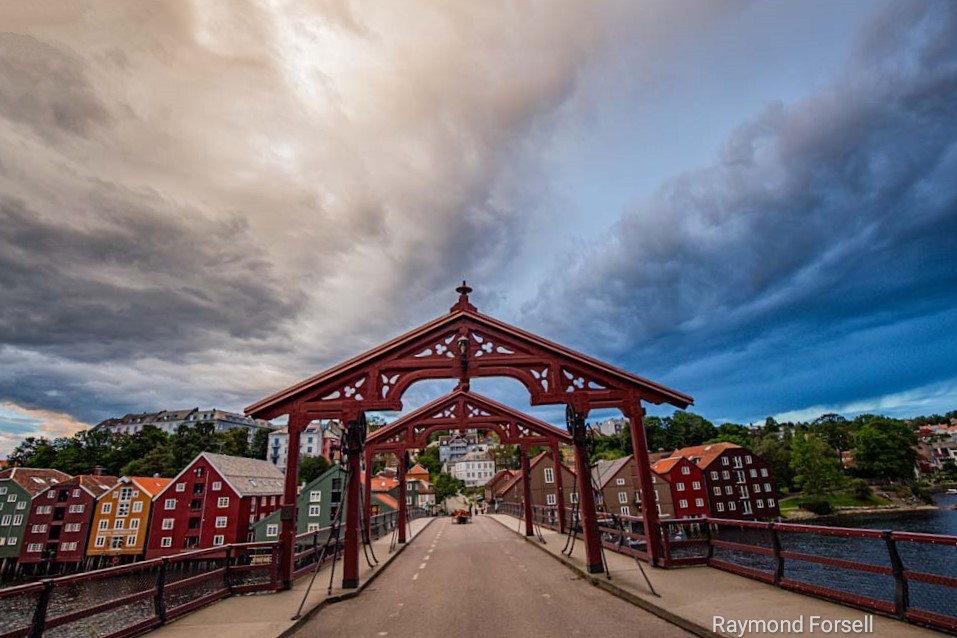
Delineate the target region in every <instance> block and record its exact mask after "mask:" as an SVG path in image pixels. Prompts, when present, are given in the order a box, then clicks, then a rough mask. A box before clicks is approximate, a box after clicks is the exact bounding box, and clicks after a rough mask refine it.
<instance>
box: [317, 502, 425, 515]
mask: <svg viewBox="0 0 957 638" xmlns="http://www.w3.org/2000/svg"><path fill="white" fill-rule="evenodd" d="M410 498H411V497H410ZM309 516H322V505H320V504H319V503H310V505H309Z"/></svg>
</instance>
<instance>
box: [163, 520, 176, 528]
mask: <svg viewBox="0 0 957 638" xmlns="http://www.w3.org/2000/svg"><path fill="white" fill-rule="evenodd" d="M175 524H176V519H175V518H164V519H163V524H162V526H161V529H164V530H169V529H173V526H174V525H175Z"/></svg>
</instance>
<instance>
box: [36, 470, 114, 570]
mask: <svg viewBox="0 0 957 638" xmlns="http://www.w3.org/2000/svg"><path fill="white" fill-rule="evenodd" d="M118 480H119V479H117V477H115V476H99V475H92V474H83V475H80V476H75V477H73V478H71V479H70V480H68V481H64V482H62V483H58V484H56V485H54V486H52V487H50V488H49V489H46V490H44V491H43V492H41V493H39V494H37V495H36V496H35V497H34V498H33V501H32V503H31V506H30V509H29V511H30V514H29V517H28V518H27V527H26V530H25V532H24V538H23V546H22V547H21V550H20V565H21V566H22V567H23V569H24V571H28V572H29V573H30V574H31V575H37V574H51V573H58V572H61V571H66V570H71V569H72V570H75V569H78V568H79V567H80V566H81V564H82V562H83V557H84V554H85V552H86V544H87V541H88V539H89V535H90V523H91V521H92V518H93V510H94V507H95V506H96V499H98V498H99V497H100V496H102V495H103V494H104V493H106V492H108V491H109V490H110V489H111V488H112V487H113V486H114V485H115V484H116V482H117V481H118Z"/></svg>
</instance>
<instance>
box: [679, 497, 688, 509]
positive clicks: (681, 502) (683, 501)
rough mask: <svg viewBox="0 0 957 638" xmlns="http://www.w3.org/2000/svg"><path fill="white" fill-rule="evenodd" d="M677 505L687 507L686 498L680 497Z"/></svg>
mask: <svg viewBox="0 0 957 638" xmlns="http://www.w3.org/2000/svg"><path fill="white" fill-rule="evenodd" d="M678 507H681V508H682V509H688V499H686V498H683V499H680V500H679V501H678Z"/></svg>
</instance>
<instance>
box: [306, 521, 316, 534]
mask: <svg viewBox="0 0 957 638" xmlns="http://www.w3.org/2000/svg"><path fill="white" fill-rule="evenodd" d="M306 531H307V532H318V531H319V523H309V524H308V525H306Z"/></svg>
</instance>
